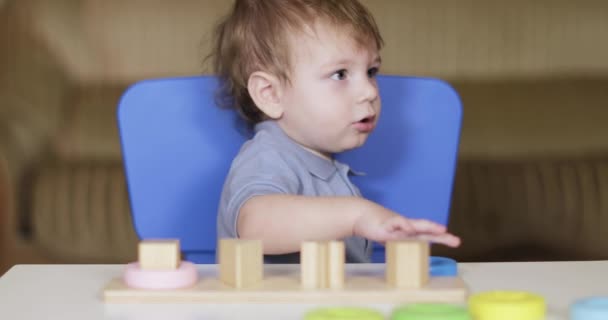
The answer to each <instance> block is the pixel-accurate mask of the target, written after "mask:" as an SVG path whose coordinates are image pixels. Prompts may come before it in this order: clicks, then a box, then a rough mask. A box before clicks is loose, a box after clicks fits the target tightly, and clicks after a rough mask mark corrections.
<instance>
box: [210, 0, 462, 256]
mask: <svg viewBox="0 0 608 320" xmlns="http://www.w3.org/2000/svg"><path fill="white" fill-rule="evenodd" d="M215 36H216V37H215V43H214V46H215V47H214V52H213V54H212V57H213V66H214V71H215V73H216V75H218V76H219V77H220V79H221V80H222V86H221V91H220V92H221V94H222V95H223V96H221V97H220V98H221V99H219V101H223V102H228V103H229V107H233V108H235V109H236V110H238V112H239V113H240V114H241V116H242V117H243V118H244V119H245V120H246V121H247V122H248V123H249V124H251V125H253V128H254V132H255V135H254V137H253V138H252V139H251V140H249V141H247V142H246V143H245V144H244V145H243V146H242V148H241V149H240V151H239V154H238V155H237V156H236V158H235V159H234V161H233V163H232V166H231V168H230V172H229V174H228V176H227V179H226V181H225V184H224V189H223V192H222V196H221V200H220V205H219V212H218V220H217V230H218V237H219V238H225V237H230V238H237V237H238V238H249V239H261V240H262V243H263V248H264V254H265V260H266V262H269V263H290V262H293V263H297V262H298V261H299V254H298V252H299V250H300V245H301V242H302V241H305V240H335V239H340V240H343V241H344V242H345V247H346V261H347V262H369V261H370V254H371V249H372V243H371V241H378V242H381V243H383V242H386V241H389V240H397V239H403V238H417V239H424V240H428V241H432V242H435V243H441V244H445V245H448V246H458V245H459V243H460V239H459V238H458V237H456V236H454V235H452V234H449V233H447V232H446V229H445V227H444V226H441V225H438V224H436V223H433V222H430V221H428V220H421V219H408V218H406V217H404V216H402V215H400V214H398V213H396V212H393V211H391V210H389V209H386V208H384V207H382V206H381V205H378V204H376V203H374V202H372V201H369V200H366V199H364V198H362V197H361V194H360V192H359V190H358V189H357V187H356V186H355V185H353V184H352V183H351V181H350V179H349V176H350V175H353V174H356V172H354V171H352V170H351V169H350V168H349V166H348V165H346V164H344V163H340V162H338V161H336V160H335V159H334V158H333V155H334V154H335V153H339V152H342V151H345V150H349V149H353V148H357V147H359V146H361V145H362V144H363V143H365V140H366V139H367V137H368V136H369V134H370V133H371V132H372V131H373V129H374V127H375V125H376V123H377V121H378V118H379V116H380V109H381V103H380V96H379V94H378V86H377V83H376V75H377V73H378V70H379V69H380V65H381V58H380V53H379V52H380V49H381V47H382V45H383V40H382V37H381V36H380V33H379V31H378V28H377V26H376V23H375V21H374V19H373V17H372V16H371V14H370V13H369V12H368V10H367V9H366V8H365V7H363V6H362V5H361V4H360V3H359V2H358V1H356V0H236V1H235V3H234V6H233V8H232V11H231V13H230V14H229V15H228V16H227V17H226V18H225V19H224V20H222V21H221V23H220V24H219V25H218V27H217V29H216V34H215Z"/></svg>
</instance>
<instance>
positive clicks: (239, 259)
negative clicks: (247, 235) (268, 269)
mask: <svg viewBox="0 0 608 320" xmlns="http://www.w3.org/2000/svg"><path fill="white" fill-rule="evenodd" d="M263 265H264V262H263V251H262V241H259V240H241V239H220V242H219V268H220V270H219V273H220V280H221V281H222V282H224V283H225V284H227V285H230V286H232V287H235V288H245V287H248V286H251V285H255V284H256V283H258V282H260V281H262V278H263Z"/></svg>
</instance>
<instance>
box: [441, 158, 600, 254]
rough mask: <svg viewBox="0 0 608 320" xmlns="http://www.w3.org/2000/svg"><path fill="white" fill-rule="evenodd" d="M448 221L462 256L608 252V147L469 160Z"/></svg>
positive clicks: (460, 176) (458, 179) (463, 164)
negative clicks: (604, 150) (606, 149)
mask: <svg viewBox="0 0 608 320" xmlns="http://www.w3.org/2000/svg"><path fill="white" fill-rule="evenodd" d="M449 228H450V230H451V231H452V232H454V233H456V234H459V235H461V236H462V237H463V245H462V248H460V249H458V250H452V253H447V252H449V251H448V250H445V249H439V250H441V251H442V252H443V253H447V254H451V255H456V256H458V257H459V258H461V259H463V260H466V259H471V258H473V259H480V260H488V259H490V257H492V259H499V260H500V259H501V258H502V259H503V260H509V259H516V258H518V259H522V257H530V258H533V259H538V260H543V259H548V260H557V259H571V260H576V259H607V258H608V242H606V241H605V234H606V232H605V230H607V229H608V155H605V154H603V155H588V156H580V157H561V158H559V157H558V158H528V159H525V158H519V159H510V160H509V159H508V160H484V159H478V160H473V159H470V160H462V161H461V162H460V165H459V167H458V171H457V176H456V183H455V187H454V197H453V202H452V210H451V216H450V225H449ZM513 250H519V252H514V251H513ZM531 252H535V254H531Z"/></svg>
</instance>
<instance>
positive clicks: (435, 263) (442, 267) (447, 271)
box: [429, 256, 458, 277]
mask: <svg viewBox="0 0 608 320" xmlns="http://www.w3.org/2000/svg"><path fill="white" fill-rule="evenodd" d="M429 263H430V268H429V269H430V274H431V277H455V276H457V275H458V263H456V260H454V259H450V258H446V257H436V256H431V257H430V261H429Z"/></svg>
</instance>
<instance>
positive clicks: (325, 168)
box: [254, 120, 361, 181]
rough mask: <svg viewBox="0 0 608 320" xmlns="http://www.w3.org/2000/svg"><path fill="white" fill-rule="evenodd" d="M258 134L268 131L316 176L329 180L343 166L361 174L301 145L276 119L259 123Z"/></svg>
mask: <svg viewBox="0 0 608 320" xmlns="http://www.w3.org/2000/svg"><path fill="white" fill-rule="evenodd" d="M254 131H255V133H256V134H257V133H258V132H260V131H266V132H268V133H269V134H270V136H271V137H272V138H273V139H274V140H275V141H276V142H277V143H279V145H281V146H284V147H286V148H288V149H289V150H290V152H293V153H294V154H295V155H296V156H297V157H298V158H299V159H300V160H301V161H302V163H303V164H304V166H305V167H306V169H307V170H308V171H309V172H310V173H311V174H313V175H315V176H316V177H318V178H320V179H323V180H325V181H327V180H329V178H331V176H332V175H334V174H335V173H336V171H337V170H338V167H342V168H343V169H344V170H345V171H346V172H347V173H352V174H355V175H361V173H360V172H355V171H353V170H351V169H350V168H349V167H348V165H346V164H343V163H340V162H338V161H336V160H328V159H325V158H322V157H320V156H318V155H316V154H314V153H312V152H310V151H308V150H306V149H305V148H304V147H302V146H301V145H299V144H298V143H297V142H295V141H294V140H292V139H291V138H290V137H289V136H287V134H285V132H284V131H283V129H281V127H280V126H279V124H278V123H277V122H276V121H275V120H266V121H262V122H260V123H257V124H256V125H255V127H254Z"/></svg>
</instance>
